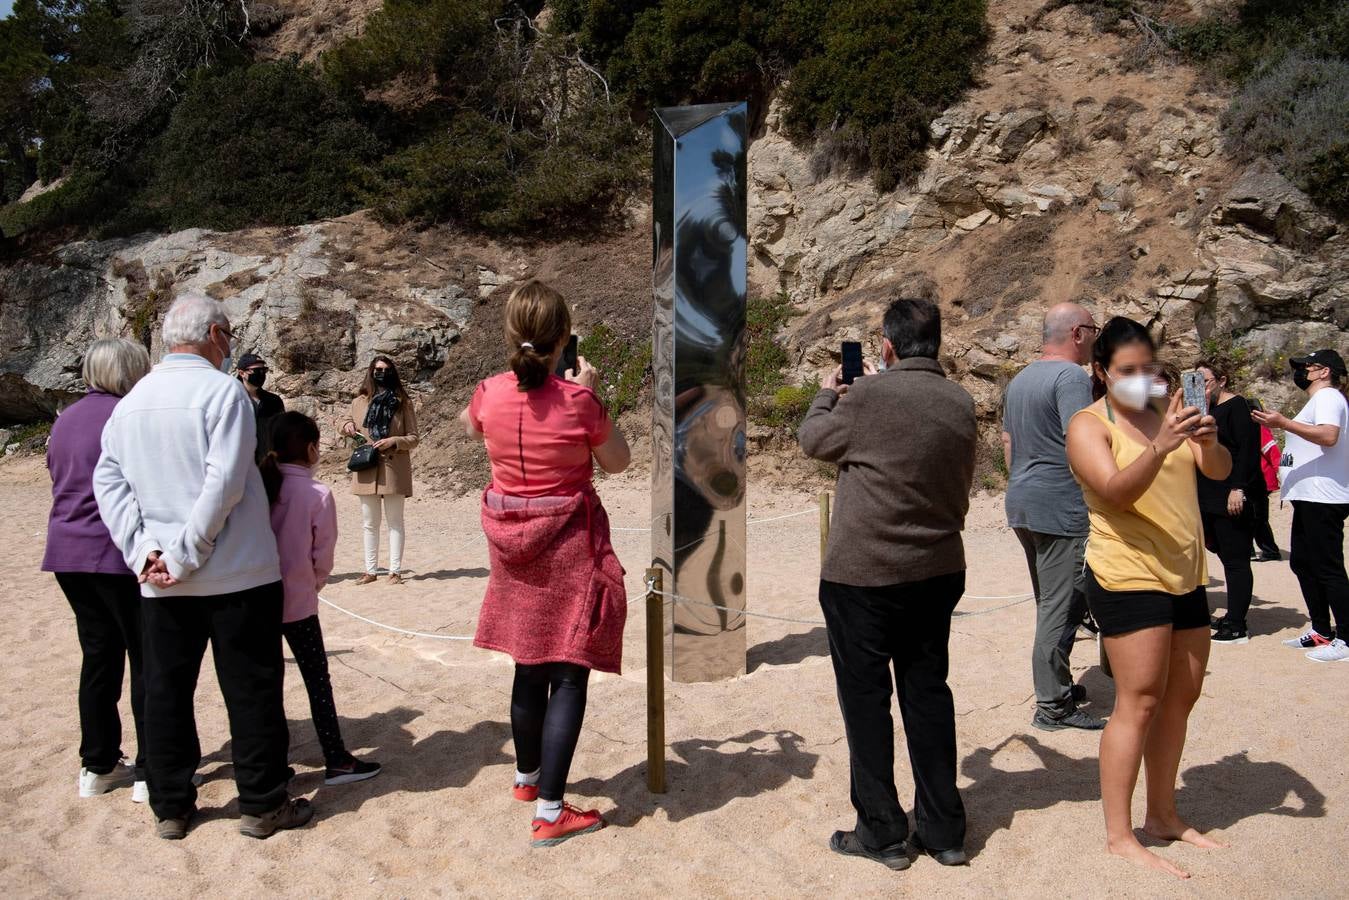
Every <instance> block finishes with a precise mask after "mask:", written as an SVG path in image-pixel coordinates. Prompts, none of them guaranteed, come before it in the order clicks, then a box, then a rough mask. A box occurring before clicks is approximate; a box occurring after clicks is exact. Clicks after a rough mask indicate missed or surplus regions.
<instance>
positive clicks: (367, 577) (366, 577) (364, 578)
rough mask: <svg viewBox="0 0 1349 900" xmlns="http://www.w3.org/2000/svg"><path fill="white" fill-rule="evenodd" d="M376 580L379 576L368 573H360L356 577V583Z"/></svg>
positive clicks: (367, 582)
mask: <svg viewBox="0 0 1349 900" xmlns="http://www.w3.org/2000/svg"><path fill="white" fill-rule="evenodd" d="M376 581H379V576H377V575H369V574H366V575H362V576H361V577H360V578H357V579H356V583H357V584H373V583H374V582H376Z"/></svg>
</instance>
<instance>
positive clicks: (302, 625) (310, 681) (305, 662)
mask: <svg viewBox="0 0 1349 900" xmlns="http://www.w3.org/2000/svg"><path fill="white" fill-rule="evenodd" d="M281 633H282V634H284V635H285V636H286V643H287V644H289V645H290V652H291V654H293V655H294V657H295V665H296V667H297V668H298V669H299V670H300V677H301V678H303V679H304V689H305V691H307V692H308V694H309V715H310V716H311V717H312V718H313V720H314V730H315V731H316V732H318V736H319V746H320V747H322V748H323V763H324V765H326V766H330V767H331V766H338V765H341V764H342V763H345V762H347V761H348V760H349V759H350V757H351V754H349V753H347V747H346V745H345V744H343V743H342V729H341V727H340V726H339V725H338V724H337V706H336V704H334V703H333V682H332V679H330V678H329V677H328V654H327V652H326V651H325V650H324V649H323V629H322V628H320V627H319V617H318V616H310V617H309V618H307V619H301V620H300V621H298V622H285V623H283V624H282V625H281Z"/></svg>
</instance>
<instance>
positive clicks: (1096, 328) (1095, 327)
mask: <svg viewBox="0 0 1349 900" xmlns="http://www.w3.org/2000/svg"><path fill="white" fill-rule="evenodd" d="M1073 327H1074V328H1084V329H1086V330H1087V331H1090V332H1091V333H1092V334H1095V333H1096V332H1098V331H1100V330H1101V326H1099V325H1097V324H1096V323H1095V322H1087V323H1085V324H1082V325H1074V326H1073Z"/></svg>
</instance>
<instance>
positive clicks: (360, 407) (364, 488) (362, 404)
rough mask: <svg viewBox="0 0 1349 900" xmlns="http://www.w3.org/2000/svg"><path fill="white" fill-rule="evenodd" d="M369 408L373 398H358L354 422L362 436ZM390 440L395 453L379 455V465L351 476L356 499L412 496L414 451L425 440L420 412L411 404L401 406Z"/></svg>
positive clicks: (353, 409) (384, 452)
mask: <svg viewBox="0 0 1349 900" xmlns="http://www.w3.org/2000/svg"><path fill="white" fill-rule="evenodd" d="M369 408H370V398H369V397H357V398H356V399H355V400H353V401H351V421H352V423H353V424H354V425H355V426H356V430H357V431H359V432H361V433H362V434H364V433H365V430H364V426H363V424H362V423H363V422H365V412H366V410H367V409H369ZM389 437H390V438H391V439H392V440H393V444H394V446H393V449H392V450H387V449H386V450H384V451H382V452H381V453H380V454H379V465H377V466H371V467H370V468H368V469H363V470H361V471H360V472H352V473H351V492H352V493H353V494H355V495H356V496H358V497H361V496H366V497H370V496H374V495H376V494H379V495H384V494H401V495H403V496H404V497H411V496H412V450H413V449H414V448H415V447H416V446H417V443H418V441H420V440H421V436H420V435H419V434H417V410H416V409H415V408H414V407H413V405H412V401H411V400H409V401H408V402H407V403H405V404H403V405H402V406H399V407H398V411H397V412H396V413H394V414H393V421H392V422H391V423H390V424H389Z"/></svg>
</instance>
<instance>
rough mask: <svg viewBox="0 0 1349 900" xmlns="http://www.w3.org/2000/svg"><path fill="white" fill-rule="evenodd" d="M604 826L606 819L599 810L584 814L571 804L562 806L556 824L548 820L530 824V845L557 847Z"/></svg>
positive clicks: (539, 820)
mask: <svg viewBox="0 0 1349 900" xmlns="http://www.w3.org/2000/svg"><path fill="white" fill-rule="evenodd" d="M604 826H605V821H604V817H603V816H601V815H600V813H599V810H597V809H591V810H587V811H586V812H582V811H581V810H579V809H577V808H576V807H574V806H572V805H571V804H570V803H564V804H562V815H560V816H558V817H557V821H556V822H549V821H548V820H547V819H535V820H534V821H533V822H532V823H530V826H529V830H530V833H531V836H532V838H533V839H532V840H531V841H530V844H529V845H530V846H531V847H555V846H557V845H558V844H560V843H562V842H563V841H566V840H570V839H572V838H574V837H576V836H577V835H580V834H589V833H590V832H592V831H599V830H600V829H601V828H603V827H604Z"/></svg>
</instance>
